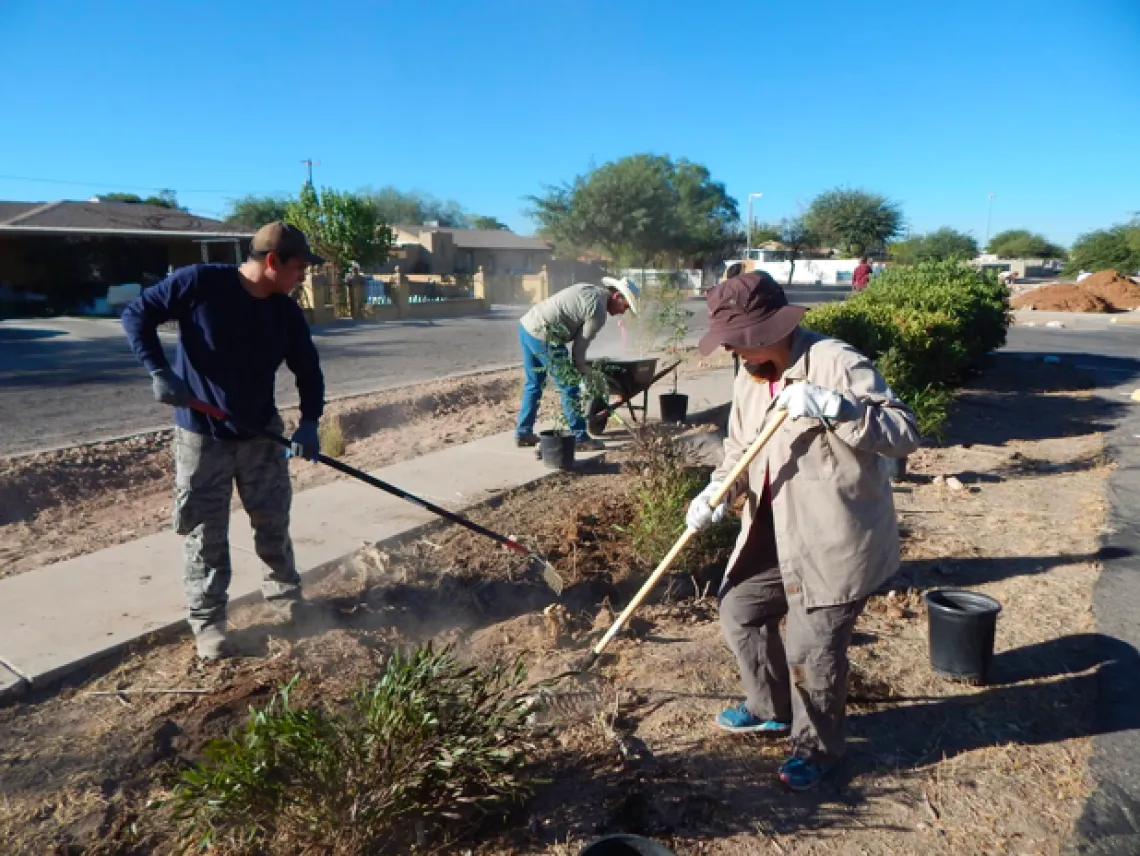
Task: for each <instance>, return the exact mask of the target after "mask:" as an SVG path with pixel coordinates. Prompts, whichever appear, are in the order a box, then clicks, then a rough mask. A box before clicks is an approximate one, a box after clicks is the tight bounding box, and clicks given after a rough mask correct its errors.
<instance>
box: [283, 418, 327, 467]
mask: <svg viewBox="0 0 1140 856" xmlns="http://www.w3.org/2000/svg"><path fill="white" fill-rule="evenodd" d="M318 426H319V423H317V422H315V421H314V420H312V419H302V420H301V424H300V425H298V426H297V430H296V431H294V432H293V436H292V437H290V438H289V442H290V443H292V444H293V445H292V446H290V448H289V454H290V455H291V456H292V457H294V458H305V459H307V460H310V461H315V460H316V459H317V455H319V454H320V453H321V437H320V433H319V432H318V430H317V428H318Z"/></svg>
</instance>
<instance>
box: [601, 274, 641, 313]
mask: <svg viewBox="0 0 1140 856" xmlns="http://www.w3.org/2000/svg"><path fill="white" fill-rule="evenodd" d="M602 285H605V286H609V287H610V288H616V289H617V290H618V292H619V293H620V294H621V296H622V297H624V298H625V302H626V303H628V304H629V311H630V312H632V313H633V314H634V315H636V314H637V310H638V308H639V307H638V302H639V301H640V300H641V289H640V288H639V287H638V285H637V283H636V282H634V281H633V280H632V279H630V278H629V277H628V276H626V277H622V278H621V279H614V278H613V277H612V276H603V277H602Z"/></svg>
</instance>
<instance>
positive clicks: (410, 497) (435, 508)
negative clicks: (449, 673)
mask: <svg viewBox="0 0 1140 856" xmlns="http://www.w3.org/2000/svg"><path fill="white" fill-rule="evenodd" d="M186 406H187V407H189V408H190V409H191V410H197V411H198V412H199V413H204V414H206V415H207V416H212V417H213V418H214V419H220V420H223V421H225V422H230V423H232V424H233V425H236V426H237V427H238V428H240V429H241V430H242V431H248V432H249V433H251V434H260V435H261V436H262V437H264V438H266V439H267V440H272V441H273V442H274V443H276V444H277V445H279V446H284V447H285V448H286V449H291V448H292V447H293V444H292V443H291V442H290V441H289V440H287V439H285V438H284V437H282V436H281V435H280V434H278V433H276V432H274V431H270V430H269V429H268V428H253V427H251V426H249V425H244V424H242V423H241V422H239V421H238V420H236V419H234V418H233V417H232V416H230V415H229V414H228V413H226V411H224V410H222V409H221V408H220V407H215V406H214V405H213V404H207V403H206V402H205V401H198V400H197V399H191V400H190V401H188V402H187V405H186ZM313 460H314V461H316V462H317V463H319V464H324V465H325V466H326V467H331V468H332V469H334V470H336V471H337V472H340V473H344V474H345V475H346V476H352V478H354V479H357V480H359V481H362V482H364V483H365V484H367V485H371V486H372V487H375V488H379V489H380V490H382V491H384V492H385V493H388V494H391V495H392V496H395V497H397V498H399V499H402V500H404V501H406V502H410V503H412V504H413V505H418V506H419V507H420V508H422V509H424V510H425V511H430V512H431V513H432V514H434V515H436V516H437V517H442V518H444V519H445V520H450V521H451V522H452V523H457V524H459V525H460V526H463V527H465V528H467V529H470V530H471V531H472V532H475V533H477V534H479V535H483V536H485V537H487V538H490V539H491V540H492V541H497V542H498V543H499V544H502V545H503V546H504V547H506V548H507V549H509V550H514V551H515V552H516V553H522V554H524V555H528V556H529V555H530V553H531V551H530V550H528V549H527V548H526V547H525V546H523V545H522V544H520V543H519V542H518V541H515V540H513V539H511V538H508V537H507V536H505V535H500V534H499V533H498V532H493V531H491V530H490V529H487V528H486V527H485V526H480V525H479V524H478V523H476V522H475V521H474V520H468V519H467V518H466V517H463V516H462V515H459V514H456V513H455V512H454V511H448V510H447V509H446V508H443V507H441V506H439V505H436V504H435V503H434V502H429V501H428V500H426V499H421V498H420V497H418V496H416V495H415V494H412V493H408V492H407V491H406V490H404V489H403V488H400V487H396V485H394V484H390V483H388V482H386V481H382V480H381V479H378V478H376V477H375V476H370V475H369V474H368V473H366V472H364V471H363V470H358V469H357V468H356V467H352V466H349V465H348V464H346V463H344V462H342V461H338V460H337V459H336V458H330V457H328V456H327V455H321V454H318V455H317V457H316V458H314V459H313Z"/></svg>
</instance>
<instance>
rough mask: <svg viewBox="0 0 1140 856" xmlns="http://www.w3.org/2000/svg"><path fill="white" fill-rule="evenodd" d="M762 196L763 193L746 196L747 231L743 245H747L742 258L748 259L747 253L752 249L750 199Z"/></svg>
mask: <svg viewBox="0 0 1140 856" xmlns="http://www.w3.org/2000/svg"><path fill="white" fill-rule="evenodd" d="M763 195H764V194H763V193H749V194H748V229H747V232H748V235H747V236H746V238H745V241H744V243H745V244H747V246H746V247H745V248H744V257H745V258H748V251H749V250H751V249H752V198H753V197H755V198H757V199H759V198H760V197H761V196H763Z"/></svg>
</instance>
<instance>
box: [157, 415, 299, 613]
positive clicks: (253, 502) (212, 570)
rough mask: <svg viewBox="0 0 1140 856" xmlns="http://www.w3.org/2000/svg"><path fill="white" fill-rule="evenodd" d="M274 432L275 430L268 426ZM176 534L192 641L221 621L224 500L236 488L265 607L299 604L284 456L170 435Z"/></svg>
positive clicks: (227, 572)
mask: <svg viewBox="0 0 1140 856" xmlns="http://www.w3.org/2000/svg"><path fill="white" fill-rule="evenodd" d="M269 427H270V428H271V429H272V430H275V431H280V430H281V427H282V426H281V423H280V421H279V420H275V423H274V424H272V425H270V426H269ZM174 462H175V501H174V531H175V532H177V533H178V534H179V535H185V536H186V542H185V547H184V564H183V583H184V585H185V587H186V602H187V606H188V608H189V617H190V627H191V628H192V629H193V630H194V632H195V633H197V632H199V631H200V630H201V629H202V627H204V626H205V625H208V624H216V623H219V622H221V621H223V620H224V619H225V614H226V602H227V600H228V595H227V590H228V589H229V585H230V576H231V566H230V545H229V528H230V498H231V497H232V496H233V486H234V484H235V483H236V484H237V489H238V496H239V497H240V498H241V502H242V506H243V507H244V508H245V510H246V513H247V514H248V515H249V521H250V524H251V525H252V527H253V545H254V549H255V551H256V552H257V555H258V557H259V558H260V559H261V561H263V562H264V563H265V565H266V570H265V576H264V581H263V583H262V587H261V590H262V593H263V594H264V595H265V598H266V600H275V599H284V598H298V597H300V596H301V578H300V576H299V575H298V574H297V565H296V562H295V561H294V559H293V542H292V540H290V538H289V505H290V503H291V501H292V497H293V490H292V485H291V484H290V482H289V462H288V460H287V459H286V458H285V450H284V449H282V448H281V447H280V446H278V445H277V444H275V443H273V442H272V441H270V440H266V439H263V438H257V439H254V440H215V439H214V438H213V437H209V436H205V435H202V434H195V433H194V432H192V431H186V430H185V429H182V428H175V429H174Z"/></svg>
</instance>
